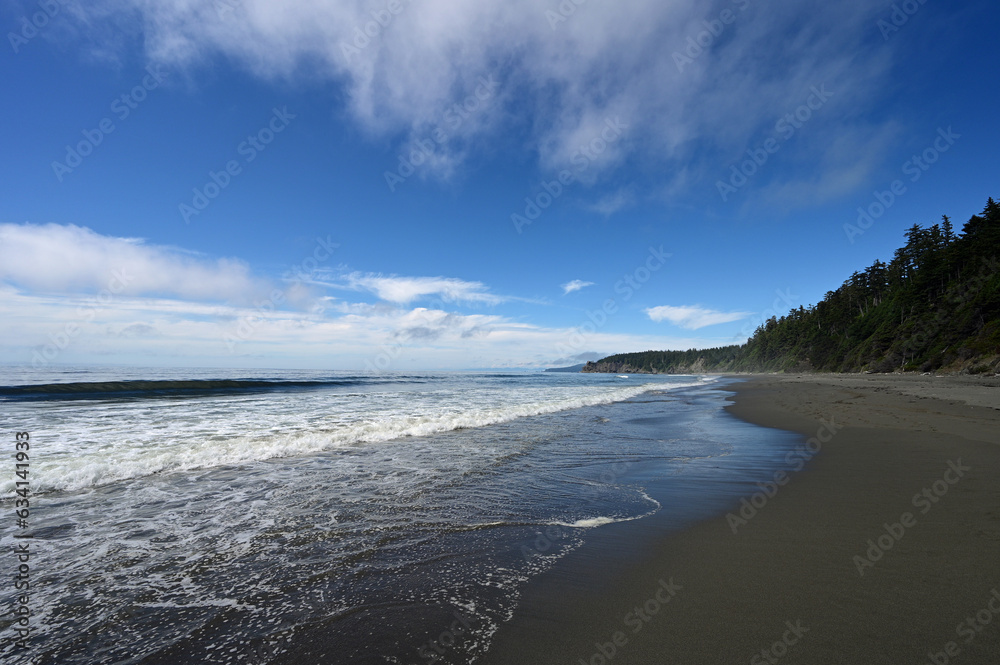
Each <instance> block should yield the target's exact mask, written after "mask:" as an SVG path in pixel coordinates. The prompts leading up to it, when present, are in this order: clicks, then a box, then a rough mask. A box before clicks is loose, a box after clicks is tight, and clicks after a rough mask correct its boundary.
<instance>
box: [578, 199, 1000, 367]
mask: <svg viewBox="0 0 1000 665" xmlns="http://www.w3.org/2000/svg"><path fill="white" fill-rule="evenodd" d="M905 238H906V244H905V245H903V246H902V247H900V248H899V249H897V250H896V251H895V253H894V254H893V257H892V260H890V261H889V262H888V263H885V262H883V261H875V262H874V263H873V264H872V265H870V266H869V267H868V268H866V269H864V270H861V271H857V272H855V273H854V274H852V275H851V276H850V277H848V278H847V280H846V281H845V282H844V283H843V284H842V285H841V286H840V287H839V288H837V289H836V290H834V291H828V292H827V293H826V295H825V296H824V298H823V299H822V300H821V301H820V302H819V303H817V304H816V305H813V306H811V307H799V308H798V309H793V310H791V311H790V312H788V313H787V314H785V315H784V316H782V317H781V318H777V317H771V318H770V319H768V320H767V321H766V322H765V323H764V324H763V325H761V326H760V327H758V328H757V330H756V331H755V332H754V334H753V335H752V336H751V337H750V339H748V340H747V342H746V343H745V344H743V345H734V346H726V347H721V348H714V349H700V350H698V349H690V350H687V351H645V352H640V353H625V354H618V355H613V356H608V357H607V358H603V359H601V360H599V361H597V362H591V363H587V365H586V366H585V367H584V369H583V370H582V371H584V372H615V373H664V374H684V373H696V372H775V371H777V372H798V371H824V372H866V371H867V372H876V373H886V372H898V371H903V372H938V371H941V372H963V373H970V374H983V373H1000V264H998V261H997V253H998V249H1000V204H997V203H996V202H995V201H994V200H993V199H992V198H990V199H989V200H988V202H987V203H986V207H985V208H984V209H983V211H982V213H980V214H978V215H973V216H972V217H971V218H970V219H969V221H968V222H966V223H965V225H964V226H963V227H962V229H961V231H960V232H956V231H955V229H954V227H953V225H952V222H951V219H949V218H948V216H947V215H945V216H944V217H942V219H941V222H940V223H938V224H934V225H933V226H931V227H930V228H923V227H921V226H920V225H917V224H915V225H913V226H911V227H910V228H909V229H907V231H906V233H905Z"/></svg>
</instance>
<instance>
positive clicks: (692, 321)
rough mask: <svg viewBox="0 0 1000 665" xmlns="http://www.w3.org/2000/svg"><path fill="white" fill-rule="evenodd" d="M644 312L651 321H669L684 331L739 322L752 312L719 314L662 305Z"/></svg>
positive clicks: (701, 308) (706, 310)
mask: <svg viewBox="0 0 1000 665" xmlns="http://www.w3.org/2000/svg"><path fill="white" fill-rule="evenodd" d="M645 312H646V314H647V315H648V316H649V318H650V319H652V320H653V321H657V322H660V321H669V322H670V323H673V324H674V325H675V326H680V327H681V328H684V329H685V330H698V329H699V328H705V327H707V326H714V325H717V324H719V323H730V322H732V321H739V320H740V319H745V318H746V317H748V316H750V314H752V312H719V311H717V310H714V309H707V308H705V307H699V306H697V305H695V306H692V307H671V306H670V305H662V306H660V307H651V308H649V309H647V310H645Z"/></svg>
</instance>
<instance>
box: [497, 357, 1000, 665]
mask: <svg viewBox="0 0 1000 665" xmlns="http://www.w3.org/2000/svg"><path fill="white" fill-rule="evenodd" d="M741 378H743V377H741ZM727 389H729V390H734V391H736V393H737V394H736V397H735V398H734V403H733V404H732V405H731V406H730V407H728V410H729V411H730V413H732V414H733V415H734V416H736V417H739V418H741V419H744V420H746V421H749V422H751V423H754V424H757V425H762V426H765V427H770V428H775V429H782V430H788V431H793V432H797V433H799V434H800V435H801V436H802V437H803V447H802V448H801V449H799V452H798V453H795V452H793V453H790V454H789V457H788V458H786V463H785V464H784V465H783V466H781V467H780V468H778V469H776V470H775V471H777V472H781V473H783V475H780V474H779V475H778V476H777V477H775V476H774V474H773V472H772V473H767V474H765V475H764V476H763V477H761V479H760V481H761V483H762V485H761V487H760V488H759V491H758V492H756V493H748V494H747V495H746V496H745V497H744V498H745V499H746V502H745V503H744V502H743V501H742V500H741V501H739V502H734V503H733V504H732V505H731V506H730V507H729V512H728V514H720V515H718V516H717V517H715V518H712V519H708V520H705V521H702V522H700V523H698V524H696V525H694V526H693V527H691V528H688V529H685V530H683V531H681V532H679V533H678V532H673V533H659V534H658V533H650V528H649V526H644V525H643V524H642V522H643V521H642V520H640V521H639V522H637V523H633V524H632V525H631V526H630V525H614V527H617V528H614V527H612V528H609V529H608V530H607V531H606V532H605V534H603V535H601V536H600V537H598V538H595V539H593V542H594V544H593V546H591V545H590V544H589V543H588V545H585V546H584V547H583V548H581V550H580V551H579V552H578V553H574V554H578V556H573V557H567V558H566V559H564V560H563V561H560V562H559V563H558V564H557V565H556V566H555V567H553V569H552V570H550V571H548V572H547V573H545V574H544V575H542V576H540V577H539V578H538V579H537V581H533V582H532V583H531V584H529V585H528V588H527V589H525V591H524V594H523V595H522V598H521V602H520V605H519V608H518V610H517V612H516V613H515V616H514V618H513V619H512V620H511V621H510V622H509V623H507V624H505V625H504V626H502V627H501V629H500V630H499V631H498V632H497V634H496V635H495V638H494V644H493V647H492V648H491V650H490V652H489V653H488V654H487V656H486V657H485V658H484V659H483V660H482V661H480V662H483V663H489V664H493V663H552V664H555V663H572V664H574V665H577V664H579V663H581V662H582V663H586V664H591V665H601V664H602V663H605V664H611V663H614V664H618V663H650V664H652V663H656V664H660V663H674V662H676V663H713V664H714V663H776V662H784V663H810V664H812V665H821V664H825V663H852V664H854V663H913V664H923V663H932V662H933V663H938V664H943V663H959V664H961V665H966V664H968V665H972V664H979V663H982V664H984V665H985V664H987V663H990V664H995V663H997V662H1000V427H998V426H1000V379H997V378H995V377H990V378H976V377H933V376H883V375H837V376H755V377H751V378H749V379H748V380H746V381H743V382H741V383H738V384H735V385H733V386H729V387H728V388H727ZM810 439H811V441H810ZM816 449H819V451H818V452H817V453H815V454H813V451H815V450H816ZM806 457H809V458H811V459H810V460H809V462H808V464H805V463H804V458H806ZM597 531H598V532H600V531H601V530H600V529H598V530H597ZM734 531H735V533H734Z"/></svg>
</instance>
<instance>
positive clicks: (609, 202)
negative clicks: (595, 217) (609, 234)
mask: <svg viewBox="0 0 1000 665" xmlns="http://www.w3.org/2000/svg"><path fill="white" fill-rule="evenodd" d="M634 203H635V191H634V188H632V187H622V188H621V189H619V190H618V191H615V192H612V193H610V194H608V195H607V196H604V197H602V198H601V199H600V200H599V201H597V203H594V204H593V205H591V206H589V209H590V210H592V211H594V212H596V213H598V214H601V215H604V216H605V217H610V216H611V215H613V214H615V213H616V212H619V211H621V210H624V209H625V208H628V207H629V206H631V205H633V204H634Z"/></svg>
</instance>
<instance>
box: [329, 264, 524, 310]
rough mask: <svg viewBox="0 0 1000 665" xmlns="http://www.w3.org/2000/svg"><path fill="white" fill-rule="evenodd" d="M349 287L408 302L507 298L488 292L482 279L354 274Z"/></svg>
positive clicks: (490, 302) (493, 302)
mask: <svg viewBox="0 0 1000 665" xmlns="http://www.w3.org/2000/svg"><path fill="white" fill-rule="evenodd" d="M346 281H347V288H351V289H354V290H358V291H368V292H371V293H374V294H375V295H376V296H378V297H379V298H380V299H382V300H385V301H386V302H391V303H396V304H400V305H406V304H409V303H411V302H413V301H414V300H420V299H423V298H427V297H429V296H436V297H437V298H439V299H441V300H442V301H444V302H446V303H459V302H471V303H484V304H487V305H497V304H500V303H502V302H504V301H505V300H506V298H504V297H502V296H498V295H494V294H492V293H490V292H489V290H488V289H487V287H486V285H485V284H483V283H482V282H467V281H464V280H461V279H455V278H451V277H398V276H396V275H389V276H385V275H374V274H370V273H369V274H363V273H357V272H355V273H351V274H349V275H347V278H346Z"/></svg>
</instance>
